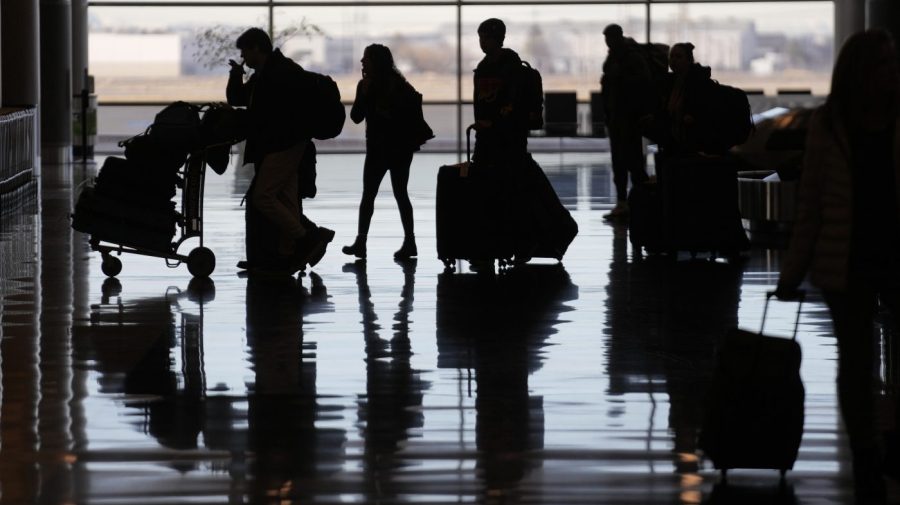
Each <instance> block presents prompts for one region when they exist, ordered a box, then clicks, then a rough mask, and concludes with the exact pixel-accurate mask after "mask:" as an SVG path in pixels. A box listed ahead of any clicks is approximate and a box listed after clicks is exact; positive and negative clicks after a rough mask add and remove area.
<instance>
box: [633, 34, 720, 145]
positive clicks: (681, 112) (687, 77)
mask: <svg viewBox="0 0 900 505" xmlns="http://www.w3.org/2000/svg"><path fill="white" fill-rule="evenodd" d="M669 67H670V68H671V69H672V72H671V73H669V74H666V76H665V79H664V80H663V82H662V86H661V96H660V100H659V104H658V106H657V111H656V112H655V114H654V115H653V116H652V117H651V119H652V125H651V129H652V130H653V133H654V134H655V135H654V136H655V137H656V138H655V140H656V141H657V142H658V143H659V145H660V147H662V149H663V150H664V151H665V152H666V153H667V154H676V153H692V152H697V151H698V150H699V144H698V140H699V138H698V137H699V136H701V135H703V134H704V128H705V127H707V126H706V125H707V122H706V121H705V119H706V114H707V113H708V104H707V103H706V102H707V100H708V99H707V96H708V95H707V93H708V92H709V90H710V87H711V85H712V84H713V83H712V80H711V77H710V76H711V70H710V68H709V67H704V66H703V65H700V64H699V63H697V62H696V61H694V45H693V44H691V43H690V42H679V43H677V44H674V45H673V46H672V49H671V50H670V51H669ZM648 136H649V135H648Z"/></svg>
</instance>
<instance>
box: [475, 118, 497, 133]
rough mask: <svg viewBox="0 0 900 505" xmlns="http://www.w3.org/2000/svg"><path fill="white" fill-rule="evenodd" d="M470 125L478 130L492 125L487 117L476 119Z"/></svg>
mask: <svg viewBox="0 0 900 505" xmlns="http://www.w3.org/2000/svg"><path fill="white" fill-rule="evenodd" d="M472 126H474V127H475V131H478V130H484V129H486V128H490V127H491V126H493V123H492V122H491V121H490V120H489V119H479V120H478V121H475V124H473V125H472Z"/></svg>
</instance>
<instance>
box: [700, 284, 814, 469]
mask: <svg viewBox="0 0 900 505" xmlns="http://www.w3.org/2000/svg"><path fill="white" fill-rule="evenodd" d="M772 296H773V293H769V294H767V295H766V305H765V308H764V309H763V323H762V324H763V325H765V319H766V312H767V309H768V304H769V299H770V298H771V297H772ZM801 305H802V298H801ZM799 320H800V307H798V308H797V321H796V323H795V325H794V337H793V338H791V339H788V338H778V337H770V336H766V335H764V334H763V333H762V329H761V330H760V332H759V333H755V332H751V331H746V330H739V329H738V330H735V331H734V332H732V333H731V334H729V335H727V336H725V337H724V339H723V340H722V342H721V344H720V346H719V348H718V352H717V362H716V367H715V372H714V375H713V380H712V388H711V390H710V394H709V398H708V400H707V401H708V405H707V411H706V416H705V419H704V423H703V429H702V431H701V433H700V443H699V446H700V448H701V449H702V450H703V451H704V453H705V454H706V456H707V457H709V458H710V459H712V462H713V465H714V466H715V468H716V469H717V470H721V471H722V476H723V479H724V478H725V477H726V472H727V471H728V470H730V469H732V468H756V469H773V470H779V471H780V472H781V477H782V478H784V475H785V473H786V472H787V471H788V470H790V469H792V468H793V467H794V462H795V461H796V459H797V452H798V450H799V448H800V440H801V438H802V436H803V418H804V405H803V402H804V397H805V392H804V388H803V382H802V381H801V379H800V360H801V352H800V345H799V344H798V343H797V340H796V338H797V326H798V324H799Z"/></svg>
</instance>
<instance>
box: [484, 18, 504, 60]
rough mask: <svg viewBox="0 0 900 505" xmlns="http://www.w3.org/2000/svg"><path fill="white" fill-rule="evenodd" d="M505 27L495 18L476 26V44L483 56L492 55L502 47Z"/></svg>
mask: <svg viewBox="0 0 900 505" xmlns="http://www.w3.org/2000/svg"><path fill="white" fill-rule="evenodd" d="M505 38H506V25H505V24H503V21H500V20H499V19H497V18H490V19H485V20H484V21H482V22H481V24H480V25H478V44H479V45H480V46H481V50H482V51H483V52H484V54H494V53H496V52H497V51H499V50H500V48H502V47H503V40H504V39H505Z"/></svg>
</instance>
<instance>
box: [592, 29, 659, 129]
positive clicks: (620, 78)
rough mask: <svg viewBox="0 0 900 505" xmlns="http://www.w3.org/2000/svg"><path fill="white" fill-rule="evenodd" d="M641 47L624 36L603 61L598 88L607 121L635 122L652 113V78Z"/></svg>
mask: <svg viewBox="0 0 900 505" xmlns="http://www.w3.org/2000/svg"><path fill="white" fill-rule="evenodd" d="M642 50H643V49H642V47H641V46H640V44H638V43H637V42H635V41H634V39H631V38H626V39H625V42H624V43H623V44H622V47H621V48H619V49H615V50H613V49H610V51H609V54H608V55H607V56H606V61H604V62H603V76H602V77H601V78H600V87H601V97H602V100H603V106H604V108H605V112H606V117H607V118H608V120H609V122H618V121H634V120H636V119H637V118H639V117H641V116H642V115H644V114H649V113H652V112H653V106H654V105H655V104H654V103H653V98H652V97H653V92H654V90H653V86H652V77H651V73H650V67H649V66H648V64H647V60H646V59H645V56H644V54H643V52H642Z"/></svg>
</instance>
